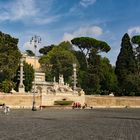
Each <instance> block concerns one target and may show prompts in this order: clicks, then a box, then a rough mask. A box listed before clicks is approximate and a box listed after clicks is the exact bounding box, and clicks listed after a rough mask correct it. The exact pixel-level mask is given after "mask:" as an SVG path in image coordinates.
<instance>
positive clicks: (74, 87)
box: [73, 64, 77, 93]
mask: <svg viewBox="0 0 140 140" xmlns="http://www.w3.org/2000/svg"><path fill="white" fill-rule="evenodd" d="M76 84H77V74H76V64H73V91H74V93H75V91H76Z"/></svg>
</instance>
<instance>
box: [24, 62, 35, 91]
mask: <svg viewBox="0 0 140 140" xmlns="http://www.w3.org/2000/svg"><path fill="white" fill-rule="evenodd" d="M23 70H24V75H25V76H24V81H23V83H24V85H25V91H26V92H28V91H31V89H32V82H33V80H34V69H33V66H32V65H31V64H27V63H26V62H24V67H23Z"/></svg>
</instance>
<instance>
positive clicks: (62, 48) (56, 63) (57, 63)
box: [40, 42, 78, 83]
mask: <svg viewBox="0 0 140 140" xmlns="http://www.w3.org/2000/svg"><path fill="white" fill-rule="evenodd" d="M40 63H41V64H42V66H44V69H45V71H46V74H47V75H46V76H47V77H48V78H49V79H50V78H53V77H54V76H55V77H56V80H58V77H59V74H63V76H64V79H65V82H67V83H69V81H70V78H71V75H72V69H73V67H72V65H73V63H77V64H78V61H77V59H76V57H75V56H74V54H73V53H72V51H71V48H70V43H68V42H63V43H60V45H58V46H56V47H54V48H53V49H52V50H51V51H50V52H49V53H48V54H47V55H44V56H42V57H41V59H40ZM51 75H52V76H51ZM47 80H48V79H47ZM51 80H53V79H51Z"/></svg>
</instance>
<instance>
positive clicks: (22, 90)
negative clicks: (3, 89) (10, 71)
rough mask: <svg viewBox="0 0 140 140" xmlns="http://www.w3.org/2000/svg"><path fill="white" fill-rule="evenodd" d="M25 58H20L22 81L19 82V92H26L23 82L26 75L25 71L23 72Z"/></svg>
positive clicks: (20, 78)
mask: <svg viewBox="0 0 140 140" xmlns="http://www.w3.org/2000/svg"><path fill="white" fill-rule="evenodd" d="M23 60H24V58H23V57H22V58H21V59H20V77H19V80H20V83H19V89H18V90H19V92H20V93H24V92H25V87H24V84H23V80H24V78H23V76H24V74H23V73H24V72H23Z"/></svg>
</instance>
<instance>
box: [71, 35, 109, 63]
mask: <svg viewBox="0 0 140 140" xmlns="http://www.w3.org/2000/svg"><path fill="white" fill-rule="evenodd" d="M71 42H72V44H73V45H75V46H77V47H78V48H79V49H80V50H81V52H82V53H83V54H84V55H85V60H86V63H87V66H88V60H87V57H88V55H89V53H90V51H91V50H92V49H94V50H96V53H100V52H108V51H109V50H110V46H109V45H108V44H107V43H106V42H104V41H100V40H97V39H94V38H90V37H78V38H74V39H72V40H71Z"/></svg>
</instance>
